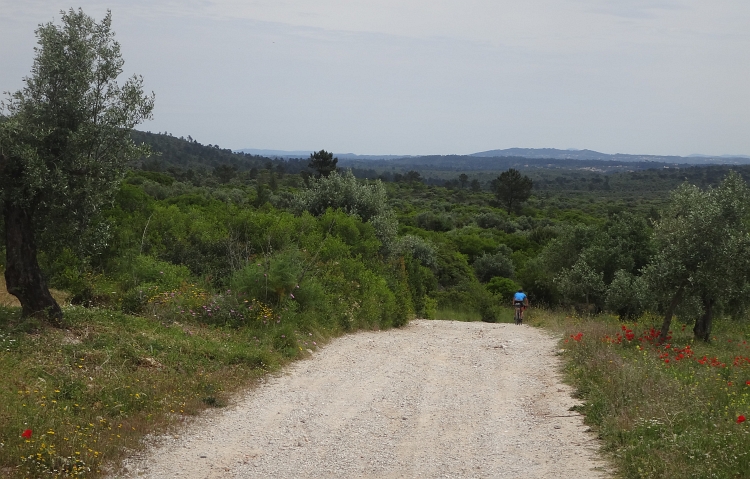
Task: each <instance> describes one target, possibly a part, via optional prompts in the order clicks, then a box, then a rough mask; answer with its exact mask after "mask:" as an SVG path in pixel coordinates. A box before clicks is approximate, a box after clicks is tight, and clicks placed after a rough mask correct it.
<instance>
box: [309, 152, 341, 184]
mask: <svg viewBox="0 0 750 479" xmlns="http://www.w3.org/2000/svg"><path fill="white" fill-rule="evenodd" d="M338 162H339V159H338V158H334V157H333V153H329V152H327V151H326V150H320V151H316V152H315V153H311V154H310V163H308V164H307V166H308V167H309V168H312V169H313V170H315V171H317V172H318V174H317V175H316V176H317V177H318V178H320V177H321V176H325V177H328V175H330V174H331V173H332V172H334V171H336V164H337V163H338Z"/></svg>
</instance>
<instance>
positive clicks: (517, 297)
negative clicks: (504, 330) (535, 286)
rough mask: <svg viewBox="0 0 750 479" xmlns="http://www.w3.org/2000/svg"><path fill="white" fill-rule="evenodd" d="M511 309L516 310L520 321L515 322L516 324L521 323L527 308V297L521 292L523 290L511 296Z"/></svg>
mask: <svg viewBox="0 0 750 479" xmlns="http://www.w3.org/2000/svg"><path fill="white" fill-rule="evenodd" d="M513 307H514V308H517V309H518V313H519V315H520V321H517V323H518V324H520V323H521V322H523V312H524V311H525V310H526V308H528V307H529V297H528V296H526V293H524V292H523V289H519V290H518V291H517V292H516V293H515V294H514V295H513Z"/></svg>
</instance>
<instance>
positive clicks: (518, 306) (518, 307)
mask: <svg viewBox="0 0 750 479" xmlns="http://www.w3.org/2000/svg"><path fill="white" fill-rule="evenodd" d="M515 308H516V314H515V316H514V317H513V320H514V321H515V323H516V324H523V311H522V310H521V308H523V304H520V303H519V304H516V305H515Z"/></svg>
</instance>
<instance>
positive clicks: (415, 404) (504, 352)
mask: <svg viewBox="0 0 750 479" xmlns="http://www.w3.org/2000/svg"><path fill="white" fill-rule="evenodd" d="M556 348H557V346H556V341H555V340H554V339H553V338H551V337H549V336H548V335H546V334H545V333H544V332H542V331H540V330H537V329H534V328H530V327H528V326H515V325H510V324H486V323H460V322H450V321H424V320H419V321H413V322H412V323H411V324H410V325H409V326H408V327H407V328H404V329H399V330H391V331H384V332H367V333H359V334H354V335H349V336H345V337H343V338H340V339H337V340H335V341H333V342H332V343H331V344H329V345H328V346H326V347H325V348H324V349H322V350H320V351H319V352H316V353H315V354H314V356H313V357H312V358H311V359H308V360H304V361H300V362H297V363H295V364H294V365H292V366H291V367H289V368H287V369H286V370H285V371H284V373H283V374H282V375H279V376H277V377H272V378H270V379H269V380H268V381H267V382H266V383H264V384H262V385H260V386H259V387H258V388H256V389H254V390H253V391H251V392H250V393H249V394H248V395H247V396H246V397H243V398H239V399H238V400H237V402H236V404H235V405H233V406H232V407H230V408H228V409H225V410H220V411H214V412H212V413H210V414H208V415H206V416H204V417H201V418H199V419H198V420H196V421H194V422H193V423H192V424H191V425H190V426H189V428H187V429H186V430H185V431H183V432H181V433H180V435H179V437H178V438H173V437H169V438H161V440H160V441H159V442H160V446H158V447H155V448H152V449H151V450H150V451H149V452H148V453H147V454H146V455H145V456H144V457H140V458H134V459H132V460H131V461H128V462H127V463H126V467H127V470H128V475H129V477H148V478H174V477H180V478H196V479H204V478H225V477H226V478H347V479H348V478H356V477H370V478H397V477H398V478H401V477H403V478H416V477H424V478H437V477H457V478H464V477H466V478H473V477H476V478H480V477H481V478H485V477H486V478H495V477H507V478H553V477H554V478H557V479H562V478H582V479H588V478H602V477H608V474H607V473H606V472H603V471H605V464H604V463H603V462H602V461H601V460H599V459H598V458H597V454H596V449H597V447H598V445H597V443H596V441H595V438H594V437H593V435H592V434H591V433H586V432H585V430H586V429H587V428H586V427H585V426H584V425H583V422H582V418H581V417H580V416H578V415H577V414H576V413H574V412H570V411H569V410H568V409H569V408H570V406H572V405H574V404H576V401H575V400H573V399H571V397H570V390H569V388H568V387H567V386H564V385H562V384H561V383H560V378H559V374H558V372H557V368H558V367H559V361H558V358H556V357H555V354H554V353H555V351H556Z"/></svg>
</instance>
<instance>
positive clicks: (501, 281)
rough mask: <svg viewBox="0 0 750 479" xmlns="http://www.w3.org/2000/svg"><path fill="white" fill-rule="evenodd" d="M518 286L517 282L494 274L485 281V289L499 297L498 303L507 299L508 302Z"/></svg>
mask: <svg viewBox="0 0 750 479" xmlns="http://www.w3.org/2000/svg"><path fill="white" fill-rule="evenodd" d="M519 288H520V286H519V285H518V283H516V282H515V281H513V280H512V279H509V278H502V277H500V276H495V277H494V278H492V279H491V280H490V282H489V283H487V290H488V291H489V292H491V293H492V294H494V295H495V296H496V297H498V298H499V300H500V303H501V304H502V303H503V301H505V300H506V299H507V301H508V304H510V300H511V298H512V297H513V293H515V292H516V291H518V290H519Z"/></svg>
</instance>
